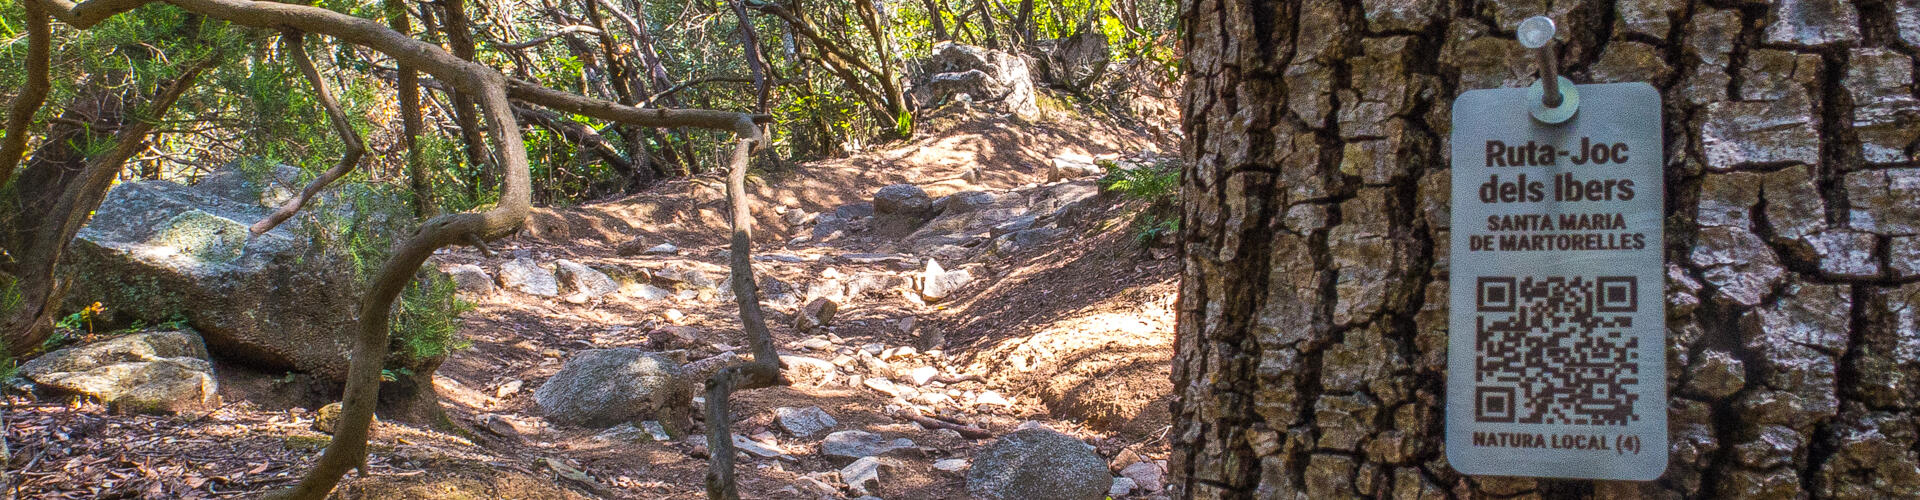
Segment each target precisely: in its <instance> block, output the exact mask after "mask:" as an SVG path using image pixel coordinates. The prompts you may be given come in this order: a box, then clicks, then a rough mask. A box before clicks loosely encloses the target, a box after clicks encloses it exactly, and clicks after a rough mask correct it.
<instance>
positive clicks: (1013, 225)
mask: <svg viewBox="0 0 1920 500" xmlns="http://www.w3.org/2000/svg"><path fill="white" fill-rule="evenodd" d="M1038 219H1039V217H1038V216H1033V215H1022V216H1019V217H1014V218H1012V219H1007V220H1006V221H1005V222H1001V223H999V224H994V226H993V229H992V230H991V232H990V233H989V234H992V235H993V237H994V238H999V237H1000V236H1001V235H1005V234H1007V233H1011V232H1014V231H1023V230H1027V229H1032V228H1033V223H1034V221H1036V220H1038Z"/></svg>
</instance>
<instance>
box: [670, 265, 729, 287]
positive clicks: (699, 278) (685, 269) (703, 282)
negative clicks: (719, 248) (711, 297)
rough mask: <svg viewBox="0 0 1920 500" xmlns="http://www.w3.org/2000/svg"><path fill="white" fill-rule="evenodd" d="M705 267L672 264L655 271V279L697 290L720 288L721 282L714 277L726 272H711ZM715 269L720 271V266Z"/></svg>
mask: <svg viewBox="0 0 1920 500" xmlns="http://www.w3.org/2000/svg"><path fill="white" fill-rule="evenodd" d="M704 267H705V266H695V265H692V264H689V263H686V262H671V263H668V264H667V265H666V266H665V267H661V268H660V269H658V270H655V271H653V277H654V279H656V280H659V281H663V282H666V283H673V284H677V285H685V286H686V287H688V288H692V289H695V290H713V289H716V288H718V287H719V286H720V282H719V281H716V280H714V279H713V275H714V274H719V273H724V271H723V270H718V271H714V272H709V271H707V270H706V269H704ZM714 268H715V269H719V268H718V266H715V267H714Z"/></svg>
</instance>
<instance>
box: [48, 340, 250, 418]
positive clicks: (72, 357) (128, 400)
mask: <svg viewBox="0 0 1920 500" xmlns="http://www.w3.org/2000/svg"><path fill="white" fill-rule="evenodd" d="M20 376H22V377H26V378H27V380H31V381H33V382H34V383H35V384H37V385H39V386H41V387H43V388H46V389H49V390H50V391H51V392H54V393H59V394H79V395H84V396H87V397H91V398H94V399H98V400H100V401H101V402H103V403H106V404H107V406H108V407H110V408H113V409H114V410H115V411H120V412H127V413H179V412H183V411H191V410H201V409H207V408H211V407H213V406H215V405H217V404H218V402H219V395H218V393H217V392H218V391H217V387H218V386H217V384H216V383H215V382H214V378H213V365H212V364H211V363H209V362H207V346H206V345H205V344H204V343H203V342H202V340H201V338H200V336H199V335H197V334H194V333H193V332H190V331H164V332H143V333H135V334H131V335H125V336H121V337H115V338H112V339H108V340H104V341H100V342H95V343H91V344H86V345H81V346H75V347H69V348H66V349H61V350H58V351H54V352H51V353H47V354H46V355H43V356H40V357H38V358H34V359H32V360H30V361H27V362H26V364H23V365H20Z"/></svg>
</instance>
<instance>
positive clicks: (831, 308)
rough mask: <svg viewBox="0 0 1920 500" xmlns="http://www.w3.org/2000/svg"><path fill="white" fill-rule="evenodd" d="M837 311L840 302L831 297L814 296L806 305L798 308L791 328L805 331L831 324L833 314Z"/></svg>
mask: <svg viewBox="0 0 1920 500" xmlns="http://www.w3.org/2000/svg"><path fill="white" fill-rule="evenodd" d="M839 311H840V304H839V303H837V302H834V301H833V299H829V298H826V297H819V298H815V299H813V301H812V302H808V303H807V305H806V307H802V308H800V313H799V314H796V315H794V318H793V329H795V330H799V331H801V332H803V333H805V332H812V331H814V330H817V329H820V328H824V327H826V326H827V325H830V324H833V315H834V313H836V312H839Z"/></svg>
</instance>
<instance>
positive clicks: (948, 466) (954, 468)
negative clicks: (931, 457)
mask: <svg viewBox="0 0 1920 500" xmlns="http://www.w3.org/2000/svg"><path fill="white" fill-rule="evenodd" d="M933 468H935V469H939V470H943V471H947V472H960V471H963V470H967V459H964V458H948V459H941V460H935V461H933Z"/></svg>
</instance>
